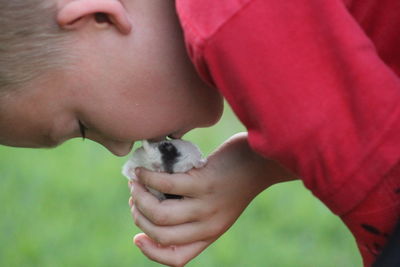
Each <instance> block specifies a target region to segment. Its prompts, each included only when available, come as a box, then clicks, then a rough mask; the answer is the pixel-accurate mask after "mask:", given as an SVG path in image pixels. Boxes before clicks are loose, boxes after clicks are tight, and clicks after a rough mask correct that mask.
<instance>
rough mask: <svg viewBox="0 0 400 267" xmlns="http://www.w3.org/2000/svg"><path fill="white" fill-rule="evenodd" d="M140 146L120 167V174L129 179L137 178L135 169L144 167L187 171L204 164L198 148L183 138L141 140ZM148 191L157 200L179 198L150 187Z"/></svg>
mask: <svg viewBox="0 0 400 267" xmlns="http://www.w3.org/2000/svg"><path fill="white" fill-rule="evenodd" d="M142 145H143V146H142V147H140V148H138V149H136V150H135V152H133V154H132V156H131V158H130V159H129V160H128V161H127V162H126V163H125V164H124V166H123V167H122V174H123V175H124V176H126V177H127V178H128V179H129V180H137V177H136V175H135V169H136V168H137V167H144V168H146V169H149V170H152V171H158V172H167V173H176V172H181V173H184V172H187V171H189V170H190V169H192V168H201V167H203V166H204V165H205V164H206V159H205V158H203V157H202V154H201V152H200V150H199V148H198V147H197V146H196V145H194V144H193V143H190V142H188V141H185V140H180V139H174V140H164V141H161V142H155V143H150V142H148V141H146V140H145V141H142ZM148 189H149V191H150V192H151V193H152V194H153V195H154V196H156V197H157V198H158V199H159V200H164V199H167V198H179V196H175V195H167V194H163V193H161V192H158V191H157V190H154V189H152V188H148Z"/></svg>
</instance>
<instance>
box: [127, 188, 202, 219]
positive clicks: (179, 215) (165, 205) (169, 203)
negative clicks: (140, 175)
mask: <svg viewBox="0 0 400 267" xmlns="http://www.w3.org/2000/svg"><path fill="white" fill-rule="evenodd" d="M132 195H133V197H132V202H130V203H131V205H130V206H131V208H132V206H133V203H134V205H135V206H136V208H138V209H139V211H140V212H141V213H142V214H143V215H144V216H145V217H146V218H147V219H148V220H149V221H151V222H152V223H153V224H155V225H159V226H168V225H177V224H183V223H189V222H195V221H198V220H199V219H200V218H202V217H203V216H205V215H206V213H205V211H204V209H205V208H204V206H202V205H200V204H199V201H198V200H197V199H192V198H184V199H180V200H169V199H167V200H164V201H161V202H160V201H159V200H158V199H157V198H156V197H154V196H153V195H152V194H151V193H150V192H148V191H147V190H146V189H145V188H144V187H143V185H141V184H138V183H136V184H135V185H134V189H133V191H132Z"/></svg>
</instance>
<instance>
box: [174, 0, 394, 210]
mask: <svg viewBox="0 0 400 267" xmlns="http://www.w3.org/2000/svg"><path fill="white" fill-rule="evenodd" d="M176 5H177V11H178V15H179V17H180V20H181V24H182V27H183V30H184V34H185V40H186V43H187V48H188V51H189V55H190V57H191V59H192V61H193V62H194V64H195V66H196V68H197V70H198V72H199V73H200V75H201V76H202V77H203V78H204V79H205V80H207V81H208V82H209V83H211V84H213V85H215V86H216V87H217V88H218V89H219V90H220V91H221V93H222V94H223V95H224V96H225V98H226V99H227V101H228V102H229V104H230V105H231V106H232V108H233V110H234V112H235V113H236V114H237V116H238V117H239V119H240V120H241V121H242V122H243V124H244V125H245V126H246V128H247V129H248V132H249V142H250V144H251V146H252V147H253V149H255V150H256V151H258V152H259V153H261V154H262V155H264V156H265V157H269V158H273V159H276V160H278V161H279V162H281V163H282V164H283V165H285V166H286V167H288V168H290V169H291V170H292V171H294V172H295V173H297V174H298V175H299V176H300V177H301V179H302V180H303V182H304V184H305V185H306V186H307V187H308V188H309V189H310V190H311V191H312V192H313V193H314V194H315V195H316V196H317V197H318V198H320V199H321V200H322V201H323V202H324V203H325V204H326V205H327V206H328V207H329V208H331V210H332V211H333V212H335V213H337V214H339V215H342V214H344V213H346V212H348V211H350V210H351V209H352V208H354V207H355V206H356V205H358V204H359V203H360V202H361V201H362V200H363V199H364V198H365V197H366V195H367V194H368V193H369V192H370V191H371V190H373V188H374V187H375V186H376V185H377V184H378V183H379V182H380V181H381V179H382V177H383V176H384V174H386V173H387V172H388V171H389V170H390V169H391V168H392V167H393V166H394V165H395V164H396V163H397V162H398V161H399V159H400V80H399V76H398V75H400V32H399V30H398V29H399V27H400V1H398V0H325V1H320V0H297V1H268V0H201V1H189V0H177V1H176Z"/></svg>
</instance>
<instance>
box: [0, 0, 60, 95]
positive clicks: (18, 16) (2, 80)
mask: <svg viewBox="0 0 400 267" xmlns="http://www.w3.org/2000/svg"><path fill="white" fill-rule="evenodd" d="M55 16H56V1H55V0H0V95H1V94H2V93H5V92H8V91H10V89H17V88H20V87H22V86H23V85H24V84H26V83H27V82H29V81H31V80H33V79H35V78H37V77H40V76H41V75H42V74H43V73H45V72H46V71H48V70H50V69H54V68H59V67H61V66H62V65H63V64H65V63H66V53H65V51H64V50H65V46H66V45H65V44H66V41H67V39H68V38H67V34H66V31H63V30H62V29H60V27H59V26H58V25H57V22H56V20H55Z"/></svg>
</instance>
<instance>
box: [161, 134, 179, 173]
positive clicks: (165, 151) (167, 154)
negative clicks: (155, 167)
mask: <svg viewBox="0 0 400 267" xmlns="http://www.w3.org/2000/svg"><path fill="white" fill-rule="evenodd" d="M158 150H160V153H161V160H162V163H163V166H164V169H165V171H166V172H168V173H173V172H174V164H175V163H176V162H177V161H178V158H179V157H180V156H181V154H180V153H179V152H178V150H177V149H176V147H175V146H174V145H173V144H172V143H170V142H168V141H166V142H161V144H159V145H158Z"/></svg>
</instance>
